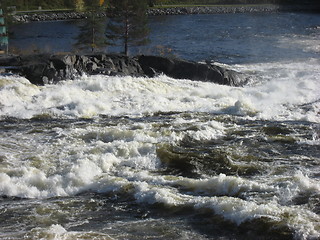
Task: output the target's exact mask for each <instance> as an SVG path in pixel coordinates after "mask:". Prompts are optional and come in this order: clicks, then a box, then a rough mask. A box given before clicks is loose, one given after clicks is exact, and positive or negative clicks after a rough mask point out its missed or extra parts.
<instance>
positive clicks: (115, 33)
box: [106, 0, 149, 55]
mask: <svg viewBox="0 0 320 240" xmlns="http://www.w3.org/2000/svg"><path fill="white" fill-rule="evenodd" d="M147 8H148V2H147V0H110V8H109V9H110V20H109V22H108V24H107V30H106V36H107V39H108V40H109V41H108V43H109V44H110V45H118V44H121V45H122V46H123V47H124V54H125V55H128V47H129V45H130V46H133V45H134V46H139V45H144V44H146V43H147V42H148V34H149V28H148V18H147Z"/></svg>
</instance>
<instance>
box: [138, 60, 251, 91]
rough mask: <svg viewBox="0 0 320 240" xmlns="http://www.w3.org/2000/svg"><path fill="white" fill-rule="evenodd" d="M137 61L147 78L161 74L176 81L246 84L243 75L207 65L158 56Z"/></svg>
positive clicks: (246, 80)
mask: <svg viewBox="0 0 320 240" xmlns="http://www.w3.org/2000/svg"><path fill="white" fill-rule="evenodd" d="M138 61H139V63H140V65H141V67H142V69H143V71H144V72H145V74H146V75H148V76H149V77H153V76H154V75H156V74H160V73H163V74H165V75H167V76H169V77H172V78H176V79H190V80H197V81H206V82H214V83H217V84H222V85H229V86H243V85H245V84H246V83H247V82H248V79H247V76H245V75H244V74H241V73H238V72H236V71H233V70H229V69H225V68H222V67H219V66H216V65H214V64H209V63H197V62H191V61H186V60H183V59H177V58H166V57H160V56H140V57H139V58H138Z"/></svg>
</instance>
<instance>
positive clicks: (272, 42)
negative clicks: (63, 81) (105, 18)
mask: <svg viewBox="0 0 320 240" xmlns="http://www.w3.org/2000/svg"><path fill="white" fill-rule="evenodd" d="M83 24H84V21H83V20H81V21H79V20H77V21H56V22H32V23H26V24H20V25H16V26H13V27H12V28H11V31H12V32H13V34H12V36H11V39H10V47H11V49H12V50H15V51H17V50H21V51H22V52H28V53H30V52H41V51H45V52H77V49H76V48H75V47H74V43H75V42H76V38H77V36H78V34H79V31H80V30H79V26H81V25H83ZM149 25H150V29H151V32H150V36H149V38H150V43H149V44H148V45H146V46H144V47H131V48H130V49H129V51H130V53H131V54H160V55H172V56H177V57H181V58H186V59H189V60H196V61H200V60H214V61H219V62H223V63H228V64H230V63H248V62H265V61H267V62H270V61H275V60H289V59H292V58H294V59H298V58H305V57H319V51H316V52H315V51H308V49H306V48H305V43H304V40H305V39H304V36H306V35H307V36H309V37H310V36H312V38H314V40H315V41H317V40H318V41H319V39H320V28H319V26H320V15H319V14H304V13H263V14H253V13H243V14H217V15H186V16H155V17H150V18H149ZM121 49H122V47H111V46H107V47H106V48H105V49H104V51H105V52H120V51H121ZM293 50H294V51H293Z"/></svg>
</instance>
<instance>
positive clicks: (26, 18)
mask: <svg viewBox="0 0 320 240" xmlns="http://www.w3.org/2000/svg"><path fill="white" fill-rule="evenodd" d="M279 11H312V9H310V8H301V7H298V6H295V7H294V6H290V7H289V6H280V5H272V4H259V5H215V6H185V7H183V6H180V7H161V8H160V7H159V8H149V9H148V11H147V14H148V16H165V15H196V14H223V13H263V12H279ZM96 16H97V17H107V13H106V12H97V13H96ZM12 18H13V21H14V22H15V23H27V22H37V21H57V20H75V19H86V18H88V12H75V11H61V12H59V11H41V12H33V13H24V14H21V13H20V14H16V15H12Z"/></svg>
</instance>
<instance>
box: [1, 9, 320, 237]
mask: <svg viewBox="0 0 320 240" xmlns="http://www.w3.org/2000/svg"><path fill="white" fill-rule="evenodd" d="M79 24H80V25H81V22H74V21H67V22H66V21H59V22H46V23H28V24H23V25H18V26H15V28H14V35H13V37H12V40H11V45H12V46H15V47H18V46H19V47H20V48H21V46H24V50H25V51H27V50H28V49H29V50H32V51H33V48H35V49H40V48H41V47H43V46H45V45H44V44H43V43H46V44H47V45H46V49H47V50H48V51H61V52H67V51H70V49H72V45H73V43H74V37H76V36H77V34H78V33H79V29H78V27H79ZM150 25H151V29H152V31H151V35H150V39H151V41H150V43H149V45H148V46H145V47H144V48H143V49H134V48H132V49H131V51H132V53H139V52H144V53H150V54H151V53H156V52H155V51H159V52H158V53H159V54H160V53H161V54H166V55H173V56H178V57H182V58H185V59H190V60H195V61H212V62H215V63H217V64H220V65H222V66H225V67H228V68H231V69H234V70H237V71H241V72H243V73H245V74H248V75H250V76H251V78H252V82H251V83H250V84H248V85H247V86H245V87H241V88H239V87H229V86H222V85H216V84H214V83H208V82H200V81H199V82H198V81H190V80H187V79H185V80H175V79H172V78H169V77H167V76H165V75H160V76H157V77H154V78H135V77H129V76H127V77H119V76H102V75H95V76H82V77H79V79H77V80H73V81H71V80H70V81H64V82H61V83H59V84H57V85H45V86H35V85H32V84H30V82H29V81H28V80H27V79H25V78H23V77H19V76H14V75H13V76H1V77H0V213H1V214H0V238H1V239H282V240H283V239H310V240H311V239H319V238H320V174H319V172H320V116H319V115H320V91H319V90H320V87H319V86H320V84H319V81H320V68H319V66H320V58H319V54H320V47H319V46H320V44H319V43H320V15H316V14H306V13H264V14H257V13H254V14H249V13H245V14H218V15H188V16H162V17H160V16H159V17H151V18H150ZM113 50H115V49H108V51H113Z"/></svg>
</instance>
